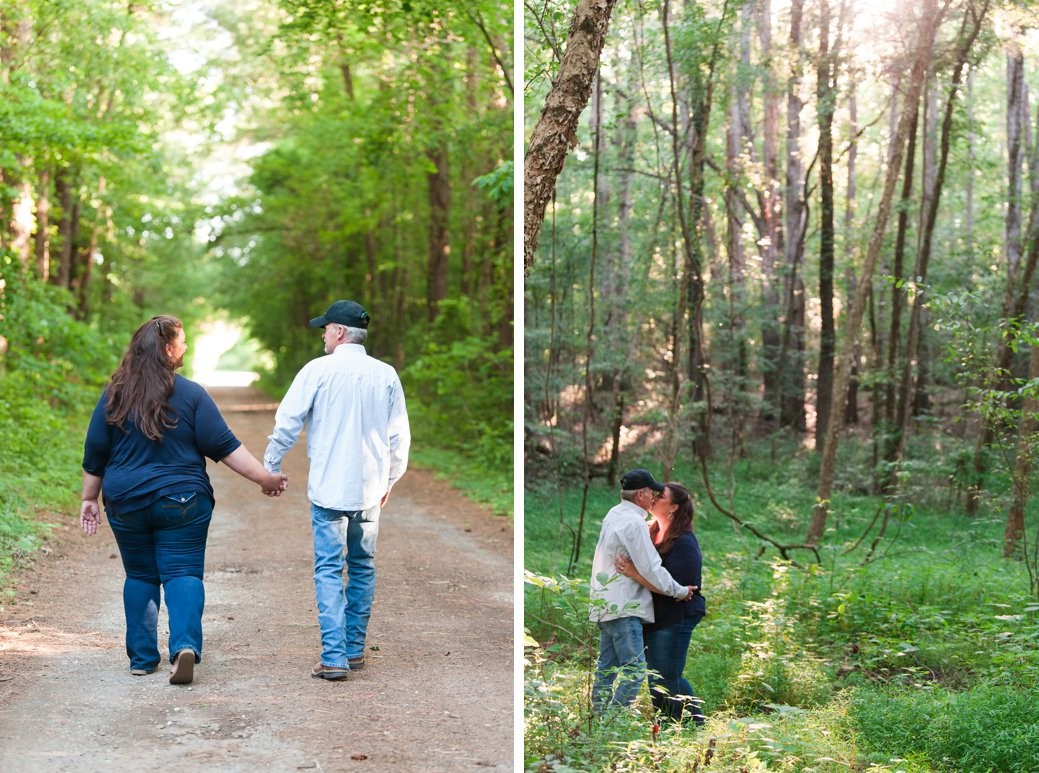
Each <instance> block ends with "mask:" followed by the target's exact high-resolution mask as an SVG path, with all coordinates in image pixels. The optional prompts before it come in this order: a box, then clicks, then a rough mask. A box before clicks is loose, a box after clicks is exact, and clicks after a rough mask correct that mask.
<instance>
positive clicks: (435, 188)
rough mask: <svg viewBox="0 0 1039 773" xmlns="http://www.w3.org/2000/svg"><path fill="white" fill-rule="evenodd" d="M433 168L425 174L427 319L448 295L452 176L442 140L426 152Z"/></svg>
mask: <svg viewBox="0 0 1039 773" xmlns="http://www.w3.org/2000/svg"><path fill="white" fill-rule="evenodd" d="M427 155H428V156H429V160H430V161H431V162H432V164H433V171H431V172H429V173H428V174H427V175H426V184H427V188H428V191H429V275H428V277H427V280H426V281H427V291H426V315H427V319H428V320H429V321H430V322H433V321H434V320H436V318H437V316H438V314H439V313H440V301H442V300H443V299H444V298H446V297H447V277H448V257H449V255H450V252H451V241H450V238H449V231H448V229H449V222H450V220H449V219H450V216H451V178H450V174H449V172H448V162H447V148H446V147H445V146H444V145H443V144H439V143H438V144H437V146H436V147H434V148H432V149H430V150H429V151H428V152H427Z"/></svg>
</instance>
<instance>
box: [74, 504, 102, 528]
mask: <svg viewBox="0 0 1039 773" xmlns="http://www.w3.org/2000/svg"><path fill="white" fill-rule="evenodd" d="M100 521H101V508H100V507H98V505H97V500H96V499H84V500H83V501H82V503H80V506H79V528H80V529H82V530H83V533H84V534H86V535H88V536H91V535H94V534H97V525H98V523H99V522H100Z"/></svg>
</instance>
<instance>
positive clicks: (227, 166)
mask: <svg viewBox="0 0 1039 773" xmlns="http://www.w3.org/2000/svg"><path fill="white" fill-rule="evenodd" d="M512 26H513V14H512V7H511V5H509V4H507V3H502V2H497V1H496V0H492V1H490V2H485V1H484V0H472V1H471V2H468V1H467V2H463V3H455V4H451V5H450V6H448V7H444V6H442V4H439V3H434V2H425V1H424V0H405V1H404V2H397V1H395V0H391V1H390V2H387V3H380V4H369V3H329V2H323V1H315V2H310V1H309V0H284V2H279V3H267V2H259V1H258V0H256V1H253V0H247V1H246V2H237V1H236V2H226V1H225V0H197V1H189V0H184V1H183V2H179V1H178V2H173V1H171V2H159V1H153V0H144V1H143V2H123V3H116V2H111V1H110V0H86V1H83V0H76V1H75V2H73V1H72V0H17V1H16V2H5V3H3V4H2V6H0V406H2V410H0V440H2V445H3V448H4V453H3V457H4V461H3V471H2V477H3V478H4V484H3V485H2V486H0V489H2V492H0V493H2V497H0V499H2V501H3V506H4V511H5V512H7V513H11V512H14V511H25V510H31V509H32V508H33V507H39V506H41V505H44V504H49V505H52V506H53V504H54V502H53V500H50V499H48V498H47V497H46V496H43V495H42V494H40V492H39V490H38V489H36V488H34V486H35V485H36V483H40V481H38V480H37V481H35V483H33V484H29V483H27V480H28V479H29V478H31V476H32V475H33V474H42V473H40V469H41V468H42V467H44V466H46V467H52V466H51V465H43V464H41V460H42V459H43V458H44V457H45V456H46V454H45V453H44V452H43V449H44V448H46V447H51V448H54V447H55V445H56V444H57V445H59V446H60V447H62V448H64V447H65V446H66V445H68V446H70V447H71V448H72V449H73V450H71V451H70V452H69V453H68V454H67V458H66V459H63V466H62V467H61V469H60V471H59V472H54V471H52V472H51V473H49V474H50V475H51V476H52V479H51V482H52V483H53V484H54V485H55V486H57V485H59V482H58V481H57V480H56V479H55V478H56V476H59V475H60V476H61V477H62V478H63V483H61V484H60V485H62V486H63V487H64V488H65V489H66V490H67V491H68V492H72V493H73V494H74V492H75V490H76V489H77V486H78V482H77V481H78V474H79V466H78V460H77V459H76V451H75V446H76V445H79V447H80V449H81V443H82V436H81V434H80V433H81V432H82V430H83V427H84V426H85V424H84V423H81V422H80V419H81V412H82V411H84V410H89V409H90V408H91V407H92V404H93V402H94V401H95V400H96V399H97V394H98V390H99V388H100V386H101V385H102V384H103V383H104V381H105V379H106V378H107V377H108V375H109V374H110V373H111V371H112V369H113V368H114V366H115V363H116V362H117V361H118V358H119V356H121V354H122V351H123V348H124V347H125V345H126V342H127V341H128V340H129V336H130V334H131V333H132V332H133V330H134V329H135V328H136V327H137V326H138V325H139V324H140V323H141V322H142V321H144V320H146V319H147V318H148V317H149V316H151V315H153V314H156V313H170V314H175V315H177V316H179V317H181V318H182V319H183V320H184V321H185V324H186V326H187V333H188V340H189V346H190V344H191V343H192V341H193V340H194V336H195V334H196V333H197V332H200V331H201V330H202V329H203V328H204V325H205V324H206V323H208V322H210V321H212V320H213V319H216V318H223V319H229V320H231V321H233V322H235V323H237V324H240V325H241V326H242V327H243V328H244V329H245V332H246V334H247V336H248V337H249V339H250V340H249V343H248V345H247V346H244V348H243V350H242V351H246V352H252V353H255V352H259V356H254V361H253V362H248V363H244V364H247V365H253V366H256V367H258V368H261V367H265V375H264V380H263V381H262V384H263V385H264V387H265V388H266V389H268V391H269V392H270V393H271V394H272V396H274V397H280V394H281V393H282V391H283V390H284V389H285V388H286V387H287V385H288V382H289V380H290V379H291V377H292V376H293V375H294V374H295V372H296V371H297V370H298V368H299V366H300V365H301V364H302V363H304V362H305V361H307V360H308V359H310V358H312V357H314V356H317V355H320V354H321V346H320V341H319V336H318V335H316V334H315V333H314V331H313V330H312V329H310V328H309V327H308V326H307V320H308V319H309V318H311V317H313V316H316V315H317V314H319V313H321V312H322V311H323V310H324V309H325V308H326V307H327V305H328V304H329V303H330V302H331V301H333V300H335V299H337V298H354V299H356V300H359V301H361V302H362V303H364V305H365V306H366V307H367V308H368V309H369V310H370V312H371V313H372V316H373V320H374V321H373V324H372V329H371V335H370V338H369V342H368V348H369V350H370V351H371V353H372V354H374V355H375V356H377V357H379V358H381V359H384V360H386V361H388V362H390V363H392V364H393V365H394V366H396V367H397V368H398V369H399V370H400V371H401V374H402V380H403V382H404V384H405V389H406V392H407V394H408V398H409V410H410V413H411V416H412V421H413V425H414V429H415V433H416V440H417V442H416V453H417V454H422V453H424V452H425V453H428V454H429V458H427V459H426V460H425V461H426V463H428V464H431V465H432V466H434V467H436V466H437V465H438V464H439V465H440V466H444V467H451V468H452V469H455V467H456V464H461V463H463V462H464V460H465V459H468V460H469V463H475V464H476V465H478V466H479V465H484V469H485V470H490V471H492V472H490V473H487V474H486V475H484V474H479V475H478V474H475V473H474V474H473V475H471V476H469V477H471V478H473V479H479V478H487V479H488V480H489V485H488V488H489V489H490V490H492V496H493V497H495V498H496V501H495V506H496V507H502V505H503V503H504V502H506V501H508V503H509V504H508V505H507V506H506V507H511V493H510V492H511V483H512V478H511V474H510V473H507V472H494V471H504V470H507V469H508V468H510V467H511V461H512V433H511V424H510V422H509V421H508V420H507V419H506V417H509V416H511V413H512V393H513V392H512V380H513V376H512V373H513V365H512V346H513V344H512V338H513V331H512V317H513V300H512V299H513V294H512V285H513V277H512V275H513V261H512V254H513V248H512V229H513V225H512V218H513V213H512V199H513V196H512V190H513V184H512V163H511V159H512V147H513V136H512V125H513V119H512V104H513V96H514V95H513V85H512V78H513V73H512ZM189 351H190V350H189ZM236 356H237V358H238V360H239V361H240V362H239V363H238V364H239V368H240V367H241V366H242V364H243V363H242V362H241V361H242V360H243V359H248V356H253V355H252V354H250V355H248V356H246V355H243V354H242V353H241V352H239V353H238V354H237V355H236ZM189 366H190V363H189ZM189 375H190V371H189ZM66 431H69V432H70V434H69V436H68V437H65V436H62V437H61V439H60V441H59V440H58V437H57V436H58V435H61V433H63V432H66ZM435 452H449V453H453V454H460V455H461V457H460V459H461V460H462V461H459V459H455V458H454V457H452V459H453V461H451V462H448V461H445V459H444V458H440V459H439V461H438V458H437V456H436V453H435ZM41 499H42V500H43V501H39V500H41ZM502 509H505V508H502ZM5 545H6V543H5ZM3 552H4V554H5V556H6V557H9V555H8V554H9V551H8V550H6V549H5V550H4V551H3Z"/></svg>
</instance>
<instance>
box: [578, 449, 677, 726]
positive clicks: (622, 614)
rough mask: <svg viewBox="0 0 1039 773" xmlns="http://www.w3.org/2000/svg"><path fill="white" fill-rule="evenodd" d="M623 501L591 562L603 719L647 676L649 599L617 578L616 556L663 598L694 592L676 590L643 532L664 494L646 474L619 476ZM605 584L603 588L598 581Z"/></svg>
mask: <svg viewBox="0 0 1039 773" xmlns="http://www.w3.org/2000/svg"><path fill="white" fill-rule="evenodd" d="M620 485H621V501H620V503H619V504H617V505H615V506H614V507H613V508H612V509H611V510H610V512H608V513H607V514H606V517H605V518H603V522H602V527H601V528H600V530H599V541H598V543H597V544H596V546H595V556H594V558H593V559H592V579H591V596H592V608H591V614H590V618H591V619H592V621H593V622H596V623H598V625H599V662H598V664H597V665H596V669H595V683H594V685H593V686H592V707H593V709H594V710H595V712H596V713H597V714H601V713H602V712H604V711H605V710H606V709H608V708H610V707H611V706H630V705H631V703H632V701H634V700H635V696H636V695H638V692H639V689H640V688H641V687H642V680H643V679H645V676H646V655H645V649H644V646H643V642H642V621H643V620H645V621H646V622H650V623H652V622H653V619H654V618H653V596H652V594H651V593H650V591H649V590H648V589H647V588H645V587H643V586H642V585H640V584H639V583H638V582H636V581H635V580H633V579H631V578H629V577H625V576H624V575H623V574H620V573H618V572H617V568H616V566H615V564H616V561H617V558H618V557H619V556H622V555H623V556H627V557H628V558H629V559H630V560H631V562H632V563H633V564H634V565H635V568H636V569H637V570H638V572H639V574H641V575H642V576H643V577H644V578H646V580H647V581H648V582H649V583H651V584H652V585H654V586H656V588H657V589H659V590H660V592H661V593H662V594H666V595H670V596H672V597H674V598H675V599H677V600H679V601H684V600H686V599H688V598H690V597H691V596H692V594H693V591H694V590H695V588H693V587H692V586H685V585H679V584H678V583H677V582H675V580H674V579H673V578H672V577H671V575H670V574H669V573H668V571H667V570H666V569H664V567H663V566H662V565H661V563H660V555H659V554H658V553H657V551H656V548H654V547H653V540H652V539H650V536H649V530H648V529H647V528H646V511H648V510H649V509H650V507H652V506H653V501H654V500H655V499H656V497H657V495H658V494H660V493H662V492H663V491H664V484H662V483H658V482H657V481H656V480H655V479H654V478H653V475H652V474H651V473H650V472H649V471H648V470H643V469H634V470H629V471H628V472H626V473H624V475H622V476H621V480H620ZM604 577H605V578H608V579H606V582H601V581H600V580H601V578H604Z"/></svg>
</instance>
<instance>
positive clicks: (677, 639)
mask: <svg viewBox="0 0 1039 773" xmlns="http://www.w3.org/2000/svg"><path fill="white" fill-rule="evenodd" d="M649 514H650V516H651V518H652V520H651V521H650V524H649V534H650V537H651V538H652V540H653V544H654V546H655V547H656V549H657V552H658V553H659V554H660V559H661V563H662V564H663V565H664V568H665V569H667V571H668V572H669V573H670V574H671V576H672V577H673V578H674V579H675V581H676V582H678V583H680V584H682V585H693V586H695V587H696V588H697V591H696V592H695V593H694V594H693V595H692V597H690V598H689V599H688V600H687V601H676V600H675V599H673V598H671V597H670V596H667V595H664V594H661V593H660V592H659V591H657V589H656V588H654V587H653V586H652V585H650V584H648V583H647V582H646V580H645V579H644V578H643V577H642V576H641V575H639V573H638V572H637V571H636V570H635V567H634V566H633V565H632V564H631V562H630V561H628V560H627V559H625V558H621V559H618V561H617V569H618V570H619V571H620V572H622V573H623V574H625V575H626V576H628V577H631V578H632V579H634V580H637V581H638V582H640V583H641V584H643V585H644V586H645V587H647V588H649V589H650V590H651V591H653V616H654V621H653V622H652V623H644V624H643V626H642V637H643V641H644V643H645V646H646V665H647V667H648V668H649V669H650V674H649V688H650V696H651V698H652V700H653V706H654V708H656V709H657V711H659V712H660V713H662V714H663V715H664V716H667V717H669V718H671V719H673V720H675V721H678V720H680V719H681V718H682V715H683V713H685V714H686V716H688V717H691V718H692V720H693V721H694V722H696V724H698V725H699V724H702V723H703V722H704V716H703V712H702V706H701V701H700V699H699V698H697V697H696V696H695V695H694V694H693V688H692V686H691V685H690V684H689V681H688V680H687V679H686V678H685V674H684V672H685V662H686V656H687V654H688V652H689V642H690V641H691V639H692V635H693V629H694V628H695V627H696V626H697V624H698V623H699V622H700V621H701V620H702V619H703V617H704V615H705V614H706V611H707V606H706V603H705V601H704V597H703V595H702V594H701V593H700V590H699V589H700V588H702V587H703V584H702V581H701V580H702V572H703V555H702V554H701V553H700V544H699V542H697V539H696V535H695V534H693V500H692V498H691V497H690V496H689V491H688V490H687V489H686V487H685V486H683V485H682V484H680V483H665V484H664V491H663V492H662V493H660V494H659V495H658V496H657V498H656V499H655V500H654V502H653V504H652V506H651V507H650V509H649Z"/></svg>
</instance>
